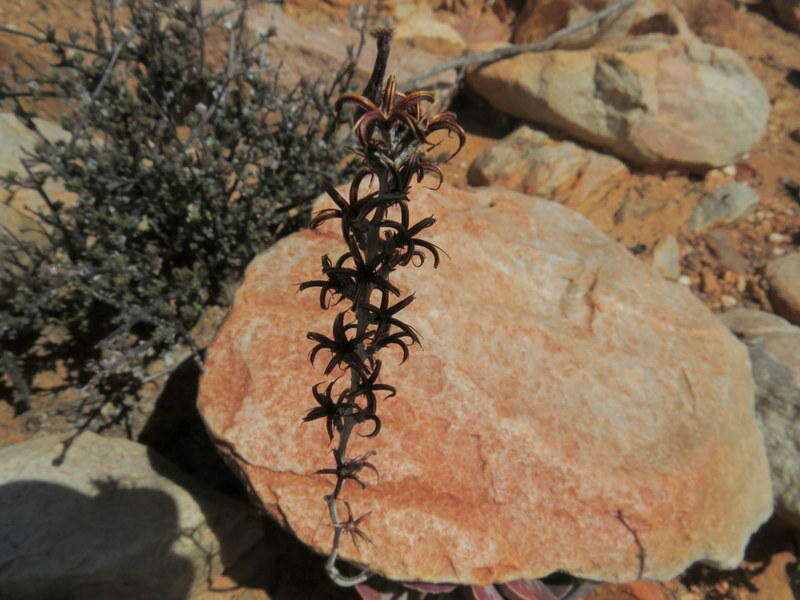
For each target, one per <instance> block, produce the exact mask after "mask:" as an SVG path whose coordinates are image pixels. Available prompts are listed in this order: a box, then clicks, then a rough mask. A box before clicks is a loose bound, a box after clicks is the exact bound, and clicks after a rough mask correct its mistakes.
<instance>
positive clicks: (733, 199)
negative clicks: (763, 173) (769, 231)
mask: <svg viewBox="0 0 800 600" xmlns="http://www.w3.org/2000/svg"><path fill="white" fill-rule="evenodd" d="M756 206H758V194H757V193H756V191H755V190H754V189H753V188H751V187H750V186H749V185H747V184H746V183H739V182H736V181H735V182H732V183H729V184H727V185H723V186H722V187H720V188H717V189H716V190H714V191H713V192H709V193H708V194H706V195H705V196H703V197H702V198H701V199H700V203H699V204H698V205H697V206H696V207H695V209H694V212H693V213H692V216H691V217H689V220H688V221H687V223H686V225H687V226H688V227H689V229H691V230H692V231H700V230H702V229H706V228H708V227H711V226H713V225H719V224H721V223H735V222H736V221H738V220H739V219H742V218H744V217H746V216H747V215H749V214H750V213H752V212H753V211H755V209H756Z"/></svg>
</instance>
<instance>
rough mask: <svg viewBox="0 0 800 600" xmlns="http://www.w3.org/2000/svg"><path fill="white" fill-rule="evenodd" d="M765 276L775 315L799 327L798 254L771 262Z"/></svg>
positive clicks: (799, 275)
mask: <svg viewBox="0 0 800 600" xmlns="http://www.w3.org/2000/svg"><path fill="white" fill-rule="evenodd" d="M776 249H777V248H776ZM765 274H766V277H767V282H768V283H769V299H770V302H771V303H772V306H773V308H774V309H775V314H778V315H780V316H781V317H783V318H784V319H786V320H787V321H789V322H790V323H794V324H795V325H800V252H793V253H792V254H787V255H786V256H783V257H781V258H776V259H774V260H771V261H770V262H769V263H767V268H766V270H765Z"/></svg>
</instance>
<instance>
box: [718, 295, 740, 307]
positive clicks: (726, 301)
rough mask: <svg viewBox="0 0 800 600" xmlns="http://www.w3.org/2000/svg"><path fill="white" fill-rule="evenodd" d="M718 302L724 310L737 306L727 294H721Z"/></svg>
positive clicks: (735, 301) (736, 302) (733, 299)
mask: <svg viewBox="0 0 800 600" xmlns="http://www.w3.org/2000/svg"><path fill="white" fill-rule="evenodd" d="M720 301H721V302H722V306H724V307H725V308H733V307H734V306H736V305H737V304H739V301H738V300H737V299H736V298H734V297H733V296H731V295H729V294H722V297H721V298H720Z"/></svg>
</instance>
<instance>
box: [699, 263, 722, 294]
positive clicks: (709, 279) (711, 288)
mask: <svg viewBox="0 0 800 600" xmlns="http://www.w3.org/2000/svg"><path fill="white" fill-rule="evenodd" d="M701 279H702V282H703V291H704V292H705V293H706V294H710V295H712V296H716V295H717V294H719V293H720V291H722V290H721V289H720V286H719V280H718V279H717V277H716V276H715V275H714V272H713V271H711V270H710V269H703V272H702V273H701Z"/></svg>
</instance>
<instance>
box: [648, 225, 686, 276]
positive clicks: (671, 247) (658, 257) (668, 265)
mask: <svg viewBox="0 0 800 600" xmlns="http://www.w3.org/2000/svg"><path fill="white" fill-rule="evenodd" d="M680 256H681V251H680V247H679V246H678V241H677V240H676V239H675V237H674V236H671V235H668V236H666V237H663V238H661V239H660V240H658V243H657V244H656V245H655V247H654V248H653V269H655V270H656V272H657V273H659V274H660V275H661V276H662V277H666V278H667V279H671V280H673V281H675V280H676V279H678V277H680V274H681V264H680Z"/></svg>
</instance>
